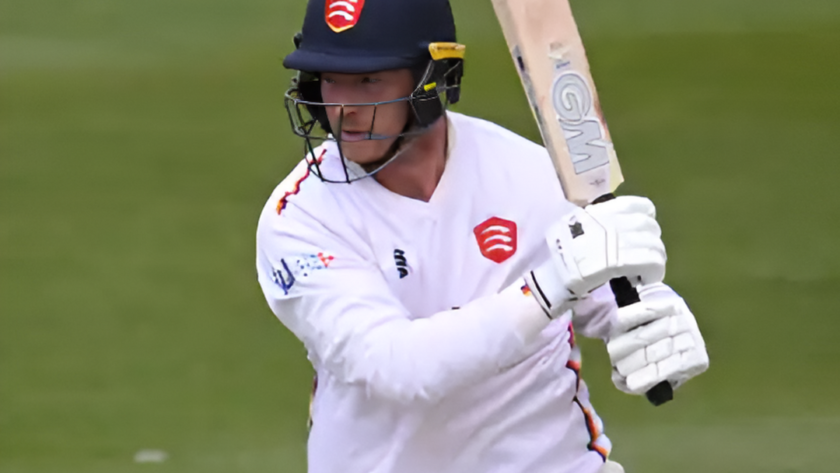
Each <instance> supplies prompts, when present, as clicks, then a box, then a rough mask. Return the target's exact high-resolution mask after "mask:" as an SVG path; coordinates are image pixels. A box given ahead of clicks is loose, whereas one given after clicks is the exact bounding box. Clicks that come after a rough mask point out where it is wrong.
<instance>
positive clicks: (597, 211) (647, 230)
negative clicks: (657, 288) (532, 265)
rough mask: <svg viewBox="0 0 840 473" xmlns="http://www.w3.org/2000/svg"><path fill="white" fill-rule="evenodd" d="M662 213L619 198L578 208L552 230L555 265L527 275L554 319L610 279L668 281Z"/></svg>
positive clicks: (649, 205)
mask: <svg viewBox="0 0 840 473" xmlns="http://www.w3.org/2000/svg"><path fill="white" fill-rule="evenodd" d="M660 236H661V230H660V228H659V224H658V223H656V208H655V207H654V206H653V203H652V202H651V201H650V200H648V199H645V198H643V197H618V198H616V199H614V200H610V201H608V202H604V203H602V204H597V205H590V206H587V207H586V209H575V210H574V211H572V212H570V213H569V214H567V215H566V216H564V218H563V219H562V220H560V221H559V222H557V223H556V224H554V225H553V226H552V227H551V228H549V230H548V232H547V233H546V241H547V242H548V246H549V249H550V250H551V255H552V258H551V261H549V262H547V263H545V264H543V265H542V266H540V267H539V268H537V269H535V270H533V271H531V272H530V273H529V274H528V275H526V277H525V280H526V283H527V284H528V286H529V287H530V288H531V291H532V293H533V294H534V296H535V297H536V298H537V301H538V302H540V304H541V305H542V306H543V309H545V310H546V312H547V313H548V314H549V316H551V317H556V316H558V315H560V314H562V313H563V312H565V311H566V310H568V309H569V308H570V307H571V303H572V301H575V300H577V299H579V298H581V297H584V296H586V294H588V293H589V292H591V291H592V290H594V289H596V288H598V287H600V286H603V285H604V284H606V283H607V282H608V281H609V280H610V279H613V278H618V277H622V276H623V277H627V278H629V279H630V281H631V282H633V283H634V284H636V283H642V284H652V283H656V282H659V281H662V278H663V277H664V276H665V261H666V259H667V257H666V254H665V245H664V244H663V243H662V239H661V238H660Z"/></svg>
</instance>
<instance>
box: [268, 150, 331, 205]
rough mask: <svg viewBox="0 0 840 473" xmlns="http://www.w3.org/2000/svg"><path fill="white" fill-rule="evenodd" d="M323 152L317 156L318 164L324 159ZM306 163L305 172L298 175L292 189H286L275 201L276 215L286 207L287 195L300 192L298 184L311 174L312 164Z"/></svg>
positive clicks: (325, 151)
mask: <svg viewBox="0 0 840 473" xmlns="http://www.w3.org/2000/svg"><path fill="white" fill-rule="evenodd" d="M325 154H327V150H326V149H324V151H322V152H321V156H319V157H318V160H317V161H318V164H321V162H323V161H324V155H325ZM307 164H308V165H307V166H306V172H304V173H303V176H301V177H299V178H298V179H297V180H296V181H295V185H294V186H293V187H292V190H290V191H286V192H285V193H284V194H283V197H280V200H279V201H278V202H277V215H280V213H281V212H283V209H285V208H286V204H287V203H288V199H289V196H293V195H295V194H297V193H298V192H300V185H301V184H303V181H305V180H306V178H307V177H309V175H310V174H312V165H311V164H310V163H307Z"/></svg>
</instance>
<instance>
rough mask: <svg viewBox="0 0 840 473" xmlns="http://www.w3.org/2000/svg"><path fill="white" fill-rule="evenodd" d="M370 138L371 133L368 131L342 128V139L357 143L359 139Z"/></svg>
mask: <svg viewBox="0 0 840 473" xmlns="http://www.w3.org/2000/svg"><path fill="white" fill-rule="evenodd" d="M368 139H370V133H368V132H366V131H349V130H342V131H341V141H344V142H347V143H355V142H358V141H364V140H368Z"/></svg>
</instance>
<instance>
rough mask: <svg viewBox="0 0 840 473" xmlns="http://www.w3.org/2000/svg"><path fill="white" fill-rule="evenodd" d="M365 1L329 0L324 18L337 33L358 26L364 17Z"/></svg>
mask: <svg viewBox="0 0 840 473" xmlns="http://www.w3.org/2000/svg"><path fill="white" fill-rule="evenodd" d="M364 6H365V0H327V4H326V7H325V8H324V16H325V19H326V20H327V25H329V27H330V29H331V30H333V31H335V32H336V33H341V32H342V31H347V30H349V29H350V28H352V27H354V26H356V23H358V22H359V17H360V16H361V15H362V8H364Z"/></svg>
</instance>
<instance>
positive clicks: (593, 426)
mask: <svg viewBox="0 0 840 473" xmlns="http://www.w3.org/2000/svg"><path fill="white" fill-rule="evenodd" d="M447 117H448V119H449V152H448V159H447V163H446V167H445V170H444V173H443V176H442V177H441V180H440V183H439V184H438V186H437V189H436V190H435V192H434V195H433V196H432V198H431V200H430V201H429V202H422V201H418V200H414V199H410V198H407V197H403V196H400V195H398V194H395V193H392V192H390V191H388V190H387V189H385V188H384V187H382V186H381V185H380V184H379V183H378V182H377V181H376V180H375V179H373V178H367V179H362V180H360V181H356V182H353V183H352V184H331V183H324V182H322V181H320V180H319V179H318V177H317V176H315V175H313V174H312V173H311V172H310V171H309V170H308V168H307V165H306V162H301V164H300V165H298V167H297V168H296V169H295V170H294V171H292V173H291V174H290V175H289V176H288V177H287V178H286V179H285V180H284V181H283V183H281V184H280V185H279V186H278V187H277V189H276V190H275V191H274V193H273V194H272V195H271V197H270V198H269V200H268V203H267V205H266V206H265V209H264V210H263V212H262V215H261V217H260V222H259V228H258V232H257V269H258V277H259V282H260V285H261V286H262V289H263V292H264V293H265V297H266V300H267V301H268V304H269V306H270V307H271V309H272V311H273V312H274V313H275V314H276V315H277V317H278V318H279V319H280V321H281V322H283V324H285V326H286V327H288V328H289V330H291V331H292V332H293V333H294V334H295V335H296V336H297V337H298V338H299V339H300V340H301V341H302V342H303V344H304V345H305V347H306V349H307V351H308V354H309V359H310V361H311V362H312V365H313V367H314V368H315V371H316V373H317V377H318V378H317V379H318V382H317V389H316V392H315V395H314V400H313V405H312V409H311V414H312V422H313V423H312V428H311V431H310V435H309V442H308V462H309V471H310V472H311V473H337V472H341V473H371V472H376V473H430V472H435V473H448V472H451V473H492V472H500V473H501V472H515V473H520V472H529V473H540V472H545V473H549V472H550V473H566V472H568V473H571V472H575V473H594V472H596V471H597V470H598V469H599V468H600V467H601V465H602V464H603V462H604V457H605V456H606V455H607V454H608V453H609V450H610V442H609V440H608V439H607V437H606V436H604V435H603V432H602V424H601V421H600V419H599V418H598V417H597V415H596V414H595V412H594V411H593V410H592V407H591V406H590V405H589V401H588V394H587V391H586V386H585V384H584V383H583V382H582V381H581V380H580V379H579V377H578V370H579V366H580V365H579V351H578V349H577V348H576V347H575V346H574V339H573V336H572V327H571V320H572V317H571V313H566V314H564V315H563V316H561V317H558V318H556V319H555V320H554V321H549V319H548V317H547V316H546V315H545V313H544V312H543V311H542V309H541V308H540V307H539V305H538V304H537V302H536V301H535V300H534V299H533V297H532V296H530V295H528V294H527V290H523V288H522V286H523V282H522V278H521V277H522V275H523V274H525V273H526V272H527V271H529V270H531V269H533V268H535V267H537V266H539V265H540V264H542V263H543V262H544V261H546V260H547V259H548V258H549V252H548V248H547V245H546V243H545V236H544V235H545V232H546V230H547V229H548V227H549V226H550V225H551V224H552V223H553V222H555V221H556V220H558V219H559V218H560V217H561V216H562V215H563V214H565V213H567V212H569V211H570V210H571V209H572V207H571V205H572V204H570V203H569V202H567V201H566V200H565V198H564V197H563V192H562V190H561V188H560V184H559V183H558V180H557V178H556V176H555V173H554V170H553V168H552V166H551V162H550V160H549V157H548V154H547V152H546V151H545V149H544V148H543V147H541V146H539V145H537V144H534V143H532V142H530V141H528V140H526V139H524V138H522V137H519V136H517V135H515V134H513V133H511V132H510V131H507V130H505V129H503V128H501V127H499V126H497V125H494V124H492V123H489V122H486V121H483V120H479V119H475V118H470V117H467V116H464V115H460V114H457V113H452V112H448V113H447ZM316 153H317V155H318V156H320V157H321V158H322V160H323V161H322V166H323V167H324V169H325V172H332V173H335V172H338V171H339V170H340V166H341V164H340V161H339V159H340V158H339V156H338V154H337V151H336V147H335V144H334V143H328V144H326V145H324V146H322V147H321V148H319V149H318V150H317V151H316ZM574 311H575V329H577V330H578V331H579V332H580V333H582V334H583V335H586V336H590V337H599V338H604V337H605V336H606V335H607V333H608V330H609V327H610V325H611V323H612V320H613V319H614V317H615V302H614V301H613V298H612V293H611V292H610V291H609V289H608V288H601V289H599V290H597V291H595V292H594V293H593V294H592V295H590V297H588V298H587V299H585V300H583V301H581V302H579V303H578V304H577V306H576V308H575V309H574ZM549 322H550V323H549Z"/></svg>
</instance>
